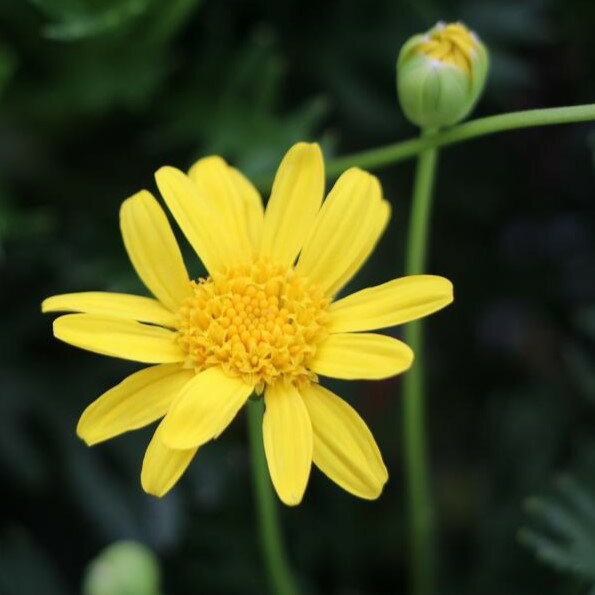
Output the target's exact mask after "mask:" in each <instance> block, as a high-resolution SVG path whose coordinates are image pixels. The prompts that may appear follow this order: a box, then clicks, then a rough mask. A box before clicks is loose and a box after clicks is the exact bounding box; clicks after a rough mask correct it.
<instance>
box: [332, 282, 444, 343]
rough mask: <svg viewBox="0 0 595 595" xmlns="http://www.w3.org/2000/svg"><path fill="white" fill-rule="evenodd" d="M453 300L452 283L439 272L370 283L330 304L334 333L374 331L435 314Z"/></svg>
mask: <svg viewBox="0 0 595 595" xmlns="http://www.w3.org/2000/svg"><path fill="white" fill-rule="evenodd" d="M452 300H453V294H452V283H451V282H450V281H449V280H448V279H445V278H444V277H437V276H435V275H411V276H409V277H401V278H400V279H393V280H392V281H389V282H388V283H383V284H382V285H376V286H375V287H368V288H367V289H362V290H361V291H358V292H356V293H353V294H351V295H348V296H347V297H345V298H343V299H340V300H338V301H336V302H334V303H333V304H331V306H330V308H329V314H330V317H329V330H330V331H331V332H332V333H337V332H351V331H371V330H374V329H379V328H386V327H389V326H395V325H397V324H403V323H404V322H409V321H411V320H416V319H417V318H421V317H422V316H427V315H428V314H432V313H433V312H436V311H437V310H440V309H441V308H444V306H446V305H447V304H450V303H451V302H452Z"/></svg>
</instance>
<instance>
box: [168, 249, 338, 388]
mask: <svg viewBox="0 0 595 595" xmlns="http://www.w3.org/2000/svg"><path fill="white" fill-rule="evenodd" d="M191 284H192V295H191V296H190V297H188V298H186V299H185V300H184V302H183V304H182V306H181V308H180V310H179V312H178V332H177V341H178V343H179V345H180V346H181V347H182V349H183V350H184V352H185V353H186V359H185V362H184V363H185V367H188V368H194V369H195V370H196V371H197V372H200V371H202V370H204V369H206V368H210V367H211V366H222V367H223V369H224V370H225V371H226V372H227V373H228V374H230V375H233V376H239V377H241V378H242V379H244V380H245V381H246V382H247V383H249V384H253V385H255V386H257V389H258V390H261V389H262V387H263V384H264V383H266V384H270V383H273V382H275V381H276V380H279V379H280V378H281V377H282V378H283V379H285V380H287V381H290V382H292V383H294V384H299V383H301V382H306V381H309V380H312V379H314V378H315V375H314V373H313V372H311V371H310V370H309V369H308V364H309V363H310V361H311V360H312V358H313V357H314V354H315V353H316V346H317V344H318V343H319V342H320V341H321V340H322V339H323V338H324V337H325V336H326V330H325V328H326V321H327V306H328V303H329V300H328V298H326V297H324V295H323V294H322V292H320V291H319V290H318V289H317V288H316V287H315V286H313V285H311V284H309V283H308V282H307V281H306V280H305V279H304V278H303V277H300V276H299V275H297V274H296V273H295V271H294V270H293V269H292V268H289V269H288V268H285V267H280V266H276V265H273V264H271V263H270V262H266V261H258V262H255V263H253V264H251V265H242V266H238V267H235V268H231V269H229V270H228V271H227V272H225V273H217V274H215V275H213V276H212V277H209V278H208V279H199V280H198V282H195V281H191Z"/></svg>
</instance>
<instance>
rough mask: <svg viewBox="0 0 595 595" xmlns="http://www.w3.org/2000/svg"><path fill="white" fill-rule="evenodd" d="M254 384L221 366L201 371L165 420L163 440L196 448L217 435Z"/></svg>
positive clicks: (186, 387) (229, 420) (167, 442)
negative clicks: (227, 371)
mask: <svg viewBox="0 0 595 595" xmlns="http://www.w3.org/2000/svg"><path fill="white" fill-rule="evenodd" d="M253 389H254V387H252V386H249V385H247V384H246V383H245V382H243V381H242V380H240V379H239V378H232V377H231V376H227V375H226V374H224V373H223V372H222V370H221V369H220V368H218V367H213V368H208V369H207V370H205V371H204V372H200V373H199V374H197V375H196V376H195V377H194V378H193V379H192V380H191V381H190V382H189V383H188V384H186V386H185V387H184V388H183V389H182V390H181V391H180V394H179V395H178V397H177V399H176V400H175V401H174V402H173V403H172V406H171V407H170V409H169V411H168V412H167V415H166V416H165V419H164V420H163V424H162V425H163V428H162V432H163V434H162V436H163V442H164V443H165V444H166V445H167V446H169V447H170V448H193V447H195V446H200V445H201V444H204V443H205V442H208V441H209V440H211V439H212V438H217V436H219V434H221V432H223V430H224V429H225V428H226V427H227V426H228V425H229V424H230V423H231V421H232V420H233V418H234V417H235V416H236V413H237V412H238V411H239V409H240V408H241V407H242V405H244V403H245V402H246V400H247V399H248V397H249V396H250V395H251V394H252V391H253Z"/></svg>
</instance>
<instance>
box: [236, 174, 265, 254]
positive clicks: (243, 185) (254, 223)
mask: <svg viewBox="0 0 595 595" xmlns="http://www.w3.org/2000/svg"><path fill="white" fill-rule="evenodd" d="M229 171H230V173H231V177H232V179H233V180H234V183H235V185H236V187H237V189H238V192H239V194H240V196H241V197H242V201H243V203H244V213H245V217H246V221H247V225H248V234H249V236H250V240H251V241H252V246H253V247H254V249H255V250H259V249H260V240H261V238H262V228H263V224H264V208H263V206H262V198H261V196H260V193H259V192H258V190H257V189H256V188H255V187H254V185H253V184H252V182H250V180H248V178H247V177H246V176H244V174H242V173H241V172H240V171H239V170H237V169H235V167H230V168H229Z"/></svg>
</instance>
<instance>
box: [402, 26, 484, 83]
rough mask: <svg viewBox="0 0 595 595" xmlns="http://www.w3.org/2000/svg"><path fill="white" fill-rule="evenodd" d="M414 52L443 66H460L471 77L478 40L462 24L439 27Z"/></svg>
mask: <svg viewBox="0 0 595 595" xmlns="http://www.w3.org/2000/svg"><path fill="white" fill-rule="evenodd" d="M414 51H415V52H418V53H421V54H425V55H426V56H428V57H429V58H433V59H434V60H438V61H439V62H442V63H443V64H452V65H453V66H458V67H459V68H461V69H462V70H464V71H465V73H466V74H467V75H469V76H471V66H472V64H471V62H472V59H473V56H474V55H475V54H476V52H477V38H476V37H475V36H474V35H473V33H472V32H471V31H469V29H467V27H465V25H463V24H461V23H449V24H448V25H438V26H436V27H434V29H432V31H430V32H429V33H428V35H427V39H426V40H425V41H423V42H421V43H420V44H419V45H417V46H416V47H415V50H414Z"/></svg>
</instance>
